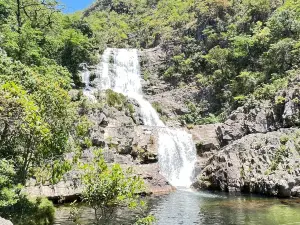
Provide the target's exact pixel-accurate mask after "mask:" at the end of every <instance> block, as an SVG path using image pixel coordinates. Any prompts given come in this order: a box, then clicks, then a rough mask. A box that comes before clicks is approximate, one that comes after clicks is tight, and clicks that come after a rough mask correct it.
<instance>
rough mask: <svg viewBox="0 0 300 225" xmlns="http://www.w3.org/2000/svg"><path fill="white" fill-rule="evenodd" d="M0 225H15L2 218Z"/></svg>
mask: <svg viewBox="0 0 300 225" xmlns="http://www.w3.org/2000/svg"><path fill="white" fill-rule="evenodd" d="M0 225H13V223H12V222H10V221H9V220H6V219H3V218H1V217H0Z"/></svg>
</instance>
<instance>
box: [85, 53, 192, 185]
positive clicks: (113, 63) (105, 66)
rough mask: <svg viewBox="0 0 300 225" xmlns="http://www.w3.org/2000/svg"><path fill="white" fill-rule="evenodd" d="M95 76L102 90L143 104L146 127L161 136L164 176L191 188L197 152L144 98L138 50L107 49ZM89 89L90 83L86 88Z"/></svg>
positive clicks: (187, 135)
mask: <svg viewBox="0 0 300 225" xmlns="http://www.w3.org/2000/svg"><path fill="white" fill-rule="evenodd" d="M95 73H96V74H95V75H96V77H97V79H98V82H97V89H98V90H106V89H112V90H113V91H115V92H119V93H122V94H124V95H126V96H128V97H129V98H133V99H135V100H136V101H137V102H138V103H139V105H140V110H141V115H142V119H143V122H144V125H146V126H151V127H153V128H154V129H155V131H156V132H157V134H158V137H159V138H158V139H159V140H158V156H159V165H160V171H161V174H162V175H164V176H165V177H166V179H167V180H168V181H169V182H170V183H171V184H172V185H174V186H182V187H188V186H190V185H191V184H192V180H193V172H194V166H195V162H196V149H195V145H194V143H193V140H192V137H191V135H190V134H188V133H187V132H185V131H183V130H179V129H170V128H168V127H167V126H165V124H164V123H163V122H162V121H161V120H160V118H159V115H158V114H157V112H156V110H155V109H154V108H153V107H152V105H151V104H150V102H148V101H147V100H146V99H144V97H143V93H142V85H141V76H140V64H139V58H138V51H137V50H136V49H115V48H107V49H106V50H105V51H104V53H103V55H102V60H101V63H100V64H99V65H98V66H97V68H96V71H95ZM86 76H87V74H86V73H85V77H83V78H84V81H86V80H89V78H86ZM89 86H90V85H89V84H88V83H86V89H87V88H89ZM89 90H91V89H89ZM91 91H92V90H91Z"/></svg>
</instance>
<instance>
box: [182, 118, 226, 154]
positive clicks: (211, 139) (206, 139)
mask: <svg viewBox="0 0 300 225" xmlns="http://www.w3.org/2000/svg"><path fill="white" fill-rule="evenodd" d="M220 125H221V124H207V125H197V126H194V127H193V128H191V129H189V130H187V132H189V133H191V134H192V137H193V140H194V142H195V144H196V147H197V152H198V155H199V156H202V157H203V156H205V153H209V152H211V151H213V150H218V149H220V144H219V140H218V136H217V133H216V129H217V128H218V127H219V126H220Z"/></svg>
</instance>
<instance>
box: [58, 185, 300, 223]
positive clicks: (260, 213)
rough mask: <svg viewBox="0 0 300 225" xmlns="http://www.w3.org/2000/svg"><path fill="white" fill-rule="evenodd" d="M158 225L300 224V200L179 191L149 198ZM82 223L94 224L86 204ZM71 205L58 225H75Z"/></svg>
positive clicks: (124, 216) (127, 218)
mask: <svg viewBox="0 0 300 225" xmlns="http://www.w3.org/2000/svg"><path fill="white" fill-rule="evenodd" d="M148 205H149V212H150V213H151V214H153V215H154V216H155V218H156V219H157V221H156V225H193V224H199V225H200V224H203V225H292V224H293V225H297V224H299V225H300V203H299V202H298V203H297V200H280V199H275V198H265V197H259V196H249V195H241V196H235V195H228V194H224V193H223V194H222V193H216V194H215V193H208V192H195V191H192V190H178V191H175V192H172V193H170V194H168V195H162V196H157V197H152V198H150V199H148ZM80 210H81V222H82V224H85V225H89V224H93V221H92V218H93V212H92V210H90V209H88V208H85V207H82V208H81V209H80ZM68 211H69V209H68V208H65V207H61V208H59V209H58V210H57V220H56V225H73V224H74V223H72V222H71V221H68ZM132 218H133V215H131V214H129V213H128V212H124V211H120V212H118V219H117V220H116V221H115V222H113V223H112V224H132V221H131V219H132Z"/></svg>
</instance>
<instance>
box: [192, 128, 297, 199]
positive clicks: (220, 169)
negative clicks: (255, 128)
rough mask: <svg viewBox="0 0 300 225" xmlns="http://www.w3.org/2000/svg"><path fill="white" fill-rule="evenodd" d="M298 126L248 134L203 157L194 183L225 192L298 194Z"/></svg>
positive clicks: (284, 195)
mask: <svg viewBox="0 0 300 225" xmlns="http://www.w3.org/2000/svg"><path fill="white" fill-rule="evenodd" d="M299 144H300V130H299V129H280V130H278V131H274V132H268V133H266V134H250V135H247V136H245V137H242V138H241V139H240V140H237V141H234V142H233V143H231V144H229V145H227V146H225V147H223V148H222V150H221V151H219V152H217V153H215V154H214V155H213V156H211V158H210V159H209V160H208V161H207V163H206V165H205V167H204V169H203V170H202V171H201V173H200V175H199V176H198V180H197V182H196V183H195V187H198V188H204V189H214V190H222V191H229V192H247V193H260V194H266V195H271V196H278V197H290V196H299V190H300V188H299V186H300V145H299Z"/></svg>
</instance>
